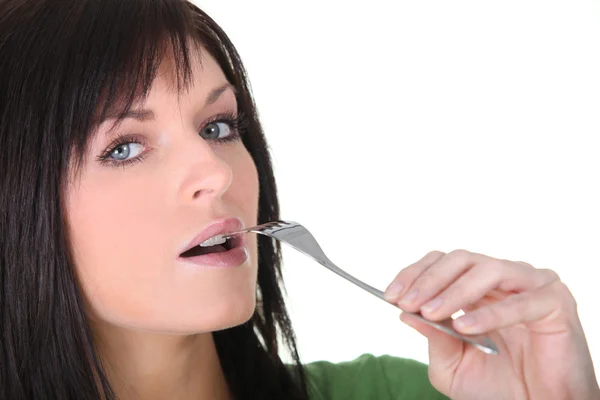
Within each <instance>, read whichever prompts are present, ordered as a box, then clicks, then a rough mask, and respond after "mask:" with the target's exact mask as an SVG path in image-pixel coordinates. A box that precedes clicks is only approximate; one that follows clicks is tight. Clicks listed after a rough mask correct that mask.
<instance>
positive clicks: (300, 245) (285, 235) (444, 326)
mask: <svg viewBox="0 0 600 400" xmlns="http://www.w3.org/2000/svg"><path fill="white" fill-rule="evenodd" d="M248 232H254V233H259V234H261V235H265V236H269V237H272V238H274V239H277V240H279V241H280V242H283V243H285V244H287V245H289V246H291V247H292V248H294V249H296V250H298V251H299V252H301V253H303V254H305V255H307V256H309V257H310V258H312V259H313V260H315V261H316V262H318V263H319V264H321V265H323V266H324V267H326V268H328V269H330V270H331V271H333V272H335V273H336V274H338V275H339V276H341V277H342V278H345V279H347V280H349V281H350V282H352V283H354V284H355V285H356V286H358V287H360V288H362V289H364V290H366V291H367V292H369V293H371V294H373V295H374V296H377V297H379V298H380V299H382V300H384V301H385V302H386V303H387V304H391V303H389V302H388V301H387V300H385V299H384V298H383V292H382V291H381V290H378V289H375V288H374V287H372V286H370V285H367V284H366V283H364V282H362V281H361V280H358V279H356V278H355V277H353V276H352V275H350V274H349V273H347V272H346V271H344V270H342V269H341V268H339V267H337V266H336V265H335V264H334V263H333V262H332V261H331V260H330V259H329V258H328V257H327V256H326V255H325V252H324V251H323V250H322V249H321V246H319V243H318V242H317V241H316V239H315V238H314V237H313V235H312V234H311V233H310V232H309V231H308V229H306V228H305V227H304V226H302V225H300V224H299V223H297V222H293V221H273V222H267V223H265V224H261V225H257V226H254V227H252V228H247V229H243V230H240V231H236V232H232V233H230V234H228V235H223V238H230V237H233V236H236V235H239V234H244V233H248ZM403 312H405V313H407V314H411V315H413V316H415V317H416V318H418V319H419V320H421V321H423V322H425V323H426V324H428V325H431V326H433V327H434V328H437V329H439V330H440V331H442V332H445V333H447V334H449V335H452V336H454V337H456V338H458V339H460V340H462V341H464V342H466V343H469V344H471V345H473V346H475V347H476V348H477V349H479V350H481V351H483V352H484V353H487V354H493V355H497V354H498V347H497V346H496V345H495V344H494V342H492V341H491V340H490V339H489V338H488V337H486V336H483V335H463V334H461V333H458V332H457V331H456V330H454V328H453V327H452V318H448V319H446V320H443V321H437V322H436V321H430V320H428V319H426V318H424V317H423V316H422V315H421V314H420V313H410V312H406V311H403Z"/></svg>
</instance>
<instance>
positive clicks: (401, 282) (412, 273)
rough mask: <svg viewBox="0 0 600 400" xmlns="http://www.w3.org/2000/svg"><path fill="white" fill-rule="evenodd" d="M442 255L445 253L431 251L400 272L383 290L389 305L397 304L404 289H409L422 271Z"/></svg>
mask: <svg viewBox="0 0 600 400" xmlns="http://www.w3.org/2000/svg"><path fill="white" fill-rule="evenodd" d="M444 254H445V253H442V252H441V251H431V252H429V253H427V254H426V255H425V256H424V257H423V258H421V259H420V260H419V261H417V262H416V263H414V264H411V265H409V266H408V267H406V268H404V269H403V270H402V271H400V272H399V273H398V275H396V277H395V278H394V280H393V281H392V283H390V285H389V286H388V287H387V289H386V290H385V293H384V297H385V299H386V300H387V301H389V302H390V303H397V302H398V299H399V298H400V296H401V295H402V293H404V291H405V290H406V288H408V287H410V286H411V285H412V283H413V282H414V281H415V279H417V278H418V277H419V275H421V273H423V271H425V270H426V269H427V268H428V267H429V266H430V265H431V264H433V263H435V262H436V261H437V260H439V259H440V258H441V257H443V256H444Z"/></svg>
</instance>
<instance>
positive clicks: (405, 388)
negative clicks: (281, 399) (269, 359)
mask: <svg viewBox="0 0 600 400" xmlns="http://www.w3.org/2000/svg"><path fill="white" fill-rule="evenodd" d="M304 368H305V370H306V375H307V381H308V385H309V393H310V396H311V400H336V399H344V400H350V399H357V400H358V399H380V400H388V399H389V400H412V399H433V400H436V399H446V397H445V396H443V395H441V394H440V393H439V392H438V391H436V390H435V389H434V388H433V386H431V384H430V383H429V378H428V376H427V365H425V364H423V363H420V362H418V361H415V360H410V359H405V358H398V357H392V356H387V355H386V356H379V357H375V356H373V355H370V354H363V355H362V356H360V357H358V358H356V359H354V360H352V361H346V362H341V363H331V362H328V361H317V362H313V363H310V364H306V365H304Z"/></svg>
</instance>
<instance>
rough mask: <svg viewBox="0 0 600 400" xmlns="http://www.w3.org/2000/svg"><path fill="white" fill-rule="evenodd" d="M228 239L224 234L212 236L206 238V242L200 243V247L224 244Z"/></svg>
mask: <svg viewBox="0 0 600 400" xmlns="http://www.w3.org/2000/svg"><path fill="white" fill-rule="evenodd" d="M226 241H227V239H225V238H224V237H223V235H217V236H214V237H211V238H210V239H208V240H205V241H204V242H202V243H200V247H210V246H215V245H217V244H223V243H225V242H226Z"/></svg>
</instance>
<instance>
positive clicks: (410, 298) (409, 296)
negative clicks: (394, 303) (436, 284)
mask: <svg viewBox="0 0 600 400" xmlns="http://www.w3.org/2000/svg"><path fill="white" fill-rule="evenodd" d="M418 294H419V289H417V288H414V289H412V290H411V291H410V292H408V293H407V294H406V295H405V296H404V297H403V298H402V299H401V300H400V303H402V304H410V303H412V302H413V301H415V299H416V298H417V295H418Z"/></svg>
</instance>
